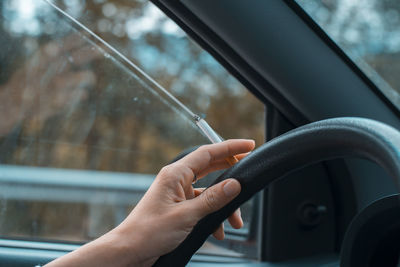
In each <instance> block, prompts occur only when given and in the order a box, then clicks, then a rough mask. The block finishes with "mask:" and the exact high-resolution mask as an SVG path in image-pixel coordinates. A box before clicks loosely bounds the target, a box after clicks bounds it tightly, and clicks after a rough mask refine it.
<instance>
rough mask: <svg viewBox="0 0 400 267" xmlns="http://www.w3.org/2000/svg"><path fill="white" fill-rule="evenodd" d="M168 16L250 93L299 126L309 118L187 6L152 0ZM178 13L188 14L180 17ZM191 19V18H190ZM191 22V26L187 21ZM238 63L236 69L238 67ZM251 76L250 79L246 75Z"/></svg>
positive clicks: (181, 14)
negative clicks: (210, 42) (220, 51)
mask: <svg viewBox="0 0 400 267" xmlns="http://www.w3.org/2000/svg"><path fill="white" fill-rule="evenodd" d="M151 2H152V3H153V4H155V5H156V6H157V7H158V8H160V9H161V10H162V11H163V12H164V13H165V14H166V15H167V16H168V17H169V18H171V19H172V20H173V21H175V23H177V24H178V25H179V26H180V27H181V28H182V29H183V30H184V31H185V32H186V33H187V34H188V35H189V36H190V37H191V38H192V39H194V40H195V41H196V43H197V44H199V45H200V46H201V47H202V48H203V49H204V50H206V51H207V52H208V53H210V54H211V55H212V56H213V57H214V58H215V59H216V60H217V61H218V62H219V63H220V64H221V65H222V66H223V67H224V68H225V69H227V70H228V71H229V72H230V73H231V74H232V75H233V76H234V77H236V78H237V79H238V80H239V81H240V82H241V83H242V84H243V85H244V86H245V87H246V88H247V89H248V90H249V91H250V92H251V93H253V94H254V95H255V96H256V97H257V98H258V99H259V100H261V101H262V102H263V103H264V104H266V105H270V104H272V105H274V106H275V107H276V108H277V109H278V110H279V111H280V112H281V113H282V114H284V116H285V117H287V118H288V119H289V120H290V121H291V122H292V123H293V124H295V125H296V126H301V125H304V124H307V123H309V122H310V120H309V119H308V118H306V117H305V115H304V114H303V113H302V112H301V111H300V110H298V109H297V108H296V107H294V106H293V105H292V104H291V103H290V102H289V101H288V100H287V99H286V98H285V97H283V95H282V94H281V93H280V92H279V91H278V90H277V89H276V88H275V87H273V86H272V85H271V83H270V82H269V81H267V80H265V79H264V78H263V77H262V75H260V74H259V73H258V72H257V71H255V70H254V68H253V67H251V66H250V65H249V64H248V63H247V62H246V61H245V60H244V59H243V58H242V57H241V56H239V55H238V54H237V53H236V52H235V51H234V50H233V49H232V48H231V47H230V46H229V45H228V44H227V43H226V42H225V41H223V40H222V39H221V38H219V36H218V35H217V34H215V33H214V32H213V31H212V30H211V29H210V28H209V27H207V26H206V25H205V24H204V23H203V22H202V21H201V20H200V19H198V18H197V17H196V15H194V14H193V13H192V12H191V11H190V10H189V9H188V8H186V7H185V6H184V5H183V4H181V3H180V2H179V1H170V0H151ZM175 14H178V15H179V17H184V18H188V21H186V22H185V21H182V20H181V19H180V18H179V17H178V16H177V15H175ZM189 19H190V20H189ZM189 23H190V24H191V25H190V26H189V25H188V24H189ZM202 35H206V36H207V40H212V41H213V44H212V45H211V44H209V43H208V42H206V41H205V39H204V38H202ZM213 46H216V47H219V48H221V49H223V51H224V52H225V55H228V57H229V60H228V59H226V58H224V57H223V56H222V55H221V54H220V53H219V52H218V51H217V49H215V48H214V47H213ZM235 66H239V67H241V70H240V71H239V70H238V68H237V67H235ZM245 76H247V77H251V79H249V78H246V77H245Z"/></svg>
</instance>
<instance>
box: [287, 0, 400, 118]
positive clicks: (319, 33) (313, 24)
mask: <svg viewBox="0 0 400 267" xmlns="http://www.w3.org/2000/svg"><path fill="white" fill-rule="evenodd" d="M284 2H285V3H286V5H287V6H288V7H289V8H290V9H292V10H293V12H295V13H296V14H297V15H298V16H299V17H300V19H302V20H303V21H304V23H306V24H307V26H308V27H310V29H311V30H312V31H314V33H315V34H316V35H317V36H318V37H319V38H321V40H322V41H323V42H324V43H325V44H326V45H327V46H328V47H329V48H331V49H332V51H333V52H334V53H335V54H336V55H338V57H339V58H340V59H342V60H343V61H344V63H345V64H346V65H347V66H349V68H350V69H351V70H352V71H353V72H354V73H355V74H356V75H357V76H358V77H360V79H361V80H362V81H363V82H364V83H365V84H366V85H367V86H368V87H369V88H370V89H371V91H372V92H373V93H374V94H376V96H377V97H378V98H379V99H380V100H382V102H383V103H384V104H386V105H387V106H388V108H389V109H390V110H391V111H392V112H393V113H394V114H395V115H396V116H397V117H399V118H400V110H399V109H398V108H397V107H396V105H395V104H393V103H392V102H391V101H390V100H389V99H388V98H387V97H386V96H385V94H384V93H383V92H382V91H381V90H380V89H379V87H378V86H377V85H376V84H375V83H374V82H373V81H372V80H371V79H370V78H368V76H367V75H366V74H365V73H364V72H363V71H362V70H361V69H360V68H359V67H358V66H357V64H356V63H354V62H353V60H352V59H351V58H350V57H349V56H348V55H347V54H346V53H345V52H344V51H343V50H342V49H341V48H340V47H339V45H337V44H336V42H335V41H333V40H332V39H331V38H330V37H329V35H328V34H327V33H326V32H325V31H324V30H323V29H322V28H321V27H320V26H319V25H318V23H316V22H315V21H314V20H313V19H312V18H311V16H310V15H308V13H307V12H306V11H305V10H304V9H303V8H302V7H301V6H300V5H299V4H298V3H297V2H296V1H295V0H284Z"/></svg>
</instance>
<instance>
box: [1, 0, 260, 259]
mask: <svg viewBox="0 0 400 267" xmlns="http://www.w3.org/2000/svg"><path fill="white" fill-rule="evenodd" d="M56 3H57V5H59V6H60V7H61V8H62V10H64V11H66V12H67V13H68V14H70V15H71V16H73V17H74V18H76V19H77V20H78V21H79V22H82V23H83V24H84V25H85V26H86V27H88V28H89V29H90V30H91V31H94V32H95V33H96V34H98V35H100V37H101V38H103V39H106V40H107V42H109V43H111V44H112V46H113V47H116V48H117V50H114V49H112V48H111V47H109V45H108V44H107V43H105V42H103V41H101V40H100V39H98V38H95V37H94V36H93V35H92V34H88V31H87V30H86V29H84V28H83V27H81V26H79V25H78V24H77V23H75V22H74V21H72V20H71V19H70V18H68V17H67V16H65V15H63V14H62V13H60V12H59V11H57V10H56V9H55V8H53V7H52V6H51V5H50V4H49V3H48V2H46V1H44V0H42V1H36V0H31V1H28V0H7V1H2V2H1V3H0V16H1V20H0V26H1V27H0V59H1V60H0V101H1V103H0V109H1V112H0V114H1V115H0V116H1V117H0V234H1V236H2V237H4V238H19V239H24V240H38V239H39V240H58V241H62V242H67V241H68V242H86V241H88V240H91V239H93V238H96V237H97V236H99V235H101V234H103V233H105V232H106V231H108V230H110V229H111V228H113V227H115V226H116V225H118V224H119V223H120V222H121V221H122V219H123V218H124V217H125V216H126V215H127V214H128V213H129V212H130V210H131V209H132V208H133V207H134V206H135V205H136V203H137V202H138V201H139V200H140V198H141V197H142V195H143V194H144V192H145V191H146V190H147V188H148V187H149V186H150V184H151V182H152V181H153V179H154V177H155V175H156V174H157V173H158V171H159V170H160V168H162V167H163V166H164V165H166V164H168V163H169V162H171V161H172V160H173V159H174V158H175V157H176V156H178V155H179V154H180V153H182V152H183V151H187V150H191V149H195V148H196V147H197V146H199V145H202V144H206V143H208V142H209V141H208V139H207V138H205V137H204V136H203V135H202V133H201V132H200V131H199V129H198V128H197V126H196V125H195V124H194V123H193V121H192V120H190V119H189V118H188V117H187V116H186V115H184V113H183V112H182V109H181V108H180V107H178V106H176V105H175V104H174V103H172V102H171V101H170V99H169V98H168V97H167V96H166V95H165V94H163V93H161V91H160V90H159V88H156V87H157V86H158V85H155V84H154V82H152V81H150V80H151V79H154V80H155V81H157V83H159V84H161V86H165V87H166V88H168V91H169V92H170V93H172V94H173V95H175V96H177V97H178V98H179V100H181V101H182V102H183V103H185V104H186V105H187V106H189V108H190V109H191V110H193V111H194V112H195V113H196V114H199V115H201V116H203V117H206V119H207V121H208V122H209V123H210V124H211V125H212V126H213V127H214V128H215V129H216V130H217V132H218V133H219V134H221V136H223V137H224V138H235V137H236V138H252V139H255V140H256V141H257V143H258V144H261V143H262V142H263V130H264V127H265V126H264V123H263V118H264V116H263V113H264V110H263V109H264V106H263V105H262V103H260V102H259V101H258V100H257V99H255V98H254V97H253V96H252V95H251V94H250V93H249V92H248V91H247V90H246V89H245V88H244V87H243V86H242V85H240V84H239V83H238V82H237V81H236V80H235V79H233V78H232V77H231V76H230V75H229V74H228V73H227V72H226V71H225V70H224V69H223V68H222V67H221V66H219V64H218V63H216V61H215V60H214V59H212V58H211V57H210V56H209V55H208V54H207V53H205V52H204V51H203V50H201V49H200V48H199V47H198V46H197V45H195V44H194V43H192V42H191V41H190V40H189V39H188V38H186V36H185V35H184V33H183V32H181V31H180V30H179V28H178V27H177V26H176V25H175V24H173V23H172V22H170V21H169V20H166V18H165V17H163V16H162V14H161V12H160V11H158V10H157V9H156V8H155V7H154V6H153V5H152V4H150V3H148V2H143V1H129V3H128V4H126V3H125V1H110V2H108V1H99V0H93V1H85V2H80V1H57V2H56ZM125 56H126V57H127V58H129V59H125V58H124V57H125ZM130 61H132V62H130ZM137 66H139V67H140V68H141V69H143V70H144V73H141V72H140V71H138V70H137V69H136V68H137ZM147 75H148V76H150V77H151V78H150V79H149V78H148V77H146V76H147ZM228 115H229V116H228ZM216 175H218V174H213V175H211V176H210V177H208V178H207V179H204V181H202V182H201V183H200V185H199V186H206V185H207V184H209V183H210V181H213V180H214V178H215V177H216ZM254 209H255V207H254ZM242 214H243V217H244V221H245V228H244V229H243V230H239V231H233V230H232V229H229V227H227V230H228V231H230V230H232V235H234V236H235V238H236V239H235V240H233V241H232V242H233V243H226V244H224V245H223V246H222V245H220V244H219V245H218V246H219V247H218V248H217V247H216V246H215V245H212V244H210V243H208V244H207V246H206V247H205V249H204V250H203V251H206V252H203V253H207V254H212V253H214V254H226V255H229V256H243V252H245V254H246V256H254V255H255V254H256V250H255V249H249V246H252V248H253V247H254V246H255V244H256V241H255V240H254V239H252V240H249V239H248V235H249V227H250V222H251V221H252V218H253V217H254V216H256V215H257V214H255V213H254V212H253V205H252V202H251V201H250V202H248V203H246V204H245V205H244V207H243V208H242ZM212 242H215V241H212ZM231 246H235V250H237V251H239V252H240V253H236V252H232V251H229V250H226V249H223V247H231Z"/></svg>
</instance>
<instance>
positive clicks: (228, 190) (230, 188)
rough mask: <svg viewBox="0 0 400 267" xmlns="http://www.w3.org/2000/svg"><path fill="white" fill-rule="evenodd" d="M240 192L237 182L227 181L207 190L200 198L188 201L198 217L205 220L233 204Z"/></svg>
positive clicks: (233, 180)
mask: <svg viewBox="0 0 400 267" xmlns="http://www.w3.org/2000/svg"><path fill="white" fill-rule="evenodd" d="M240 190H241V186H240V183H239V182H238V181H237V180H235V179H227V180H225V181H222V182H220V183H218V184H216V185H213V186H211V187H209V188H207V189H206V190H204V191H203V193H201V194H200V195H199V196H198V197H196V198H194V199H191V200H190V201H187V204H188V205H190V209H192V210H194V213H195V214H196V215H198V216H199V217H200V218H203V217H204V216H206V215H208V214H210V213H212V212H214V211H217V210H219V209H221V208H222V207H224V206H225V205H226V204H228V203H229V202H231V201H232V200H233V199H234V198H235V197H236V196H237V195H239V193H240ZM189 202H191V203H189Z"/></svg>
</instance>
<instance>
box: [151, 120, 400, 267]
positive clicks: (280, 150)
mask: <svg viewBox="0 0 400 267" xmlns="http://www.w3.org/2000/svg"><path fill="white" fill-rule="evenodd" d="M346 156H356V157H361V158H366V159H369V160H372V161H374V162H376V163H377V164H379V165H380V166H382V167H383V168H384V169H385V170H386V171H387V172H388V173H389V174H390V175H391V176H392V177H393V178H394V180H395V183H396V186H397V188H398V189H400V132H399V131H397V130H396V129H394V128H392V127H390V126H388V125H386V124H383V123H380V122H377V121H374V120H370V119H363V118H335V119H328V120H323V121H318V122H314V123H310V124H308V125H305V126H302V127H299V128H297V129H294V130H292V131H290V132H288V133H286V134H283V135H281V136H279V137H277V138H275V139H273V140H271V141H269V142H267V143H265V144H264V145H262V146H260V147H259V148H257V149H256V150H254V151H253V152H252V153H250V154H249V155H248V156H247V157H245V158H244V159H242V160H241V161H240V162H239V163H237V164H236V165H235V166H233V167H231V168H230V169H228V170H227V171H226V172H225V173H223V174H222V175H221V176H220V177H218V178H217V179H216V180H215V181H214V183H213V184H216V183H218V182H220V181H222V180H224V179H227V178H231V177H234V178H236V179H237V180H238V181H239V182H240V183H241V186H242V191H241V193H240V194H239V195H238V196H237V197H236V198H235V199H234V200H233V201H231V202H230V203H229V204H228V205H226V206H225V207H223V208H222V209H220V210H219V211H217V212H214V213H212V214H209V215H208V216H206V217H204V218H203V219H202V220H200V221H199V222H198V223H197V224H196V226H195V227H194V228H193V230H192V232H191V233H190V234H189V235H188V236H187V237H186V239H185V240H184V241H183V242H182V243H181V244H180V245H179V246H178V247H177V248H176V249H174V250H173V251H171V252H170V253H168V254H166V255H163V256H161V257H160V258H159V259H158V261H157V262H156V263H155V265H154V266H185V265H186V264H187V263H188V262H189V260H190V258H191V257H192V255H193V254H194V253H195V252H196V251H197V250H198V249H199V248H200V247H201V245H202V244H203V243H204V242H205V241H206V239H207V237H208V236H209V235H210V234H211V233H212V232H213V231H214V230H215V229H216V228H217V227H218V226H219V225H220V224H221V223H222V222H223V221H224V220H225V219H227V218H228V217H229V215H230V214H232V213H233V212H234V211H235V210H236V209H237V208H238V207H239V206H240V205H242V204H243V203H244V202H245V201H247V200H248V199H250V198H251V197H252V196H253V195H254V194H256V193H257V192H259V191H260V190H262V189H263V188H265V187H266V186H268V184H270V183H271V182H272V181H274V180H276V179H278V178H280V177H282V176H284V175H286V174H288V173H290V172H293V171H295V170H297V169H300V168H303V167H305V166H307V165H310V164H313V163H316V162H319V161H323V160H329V159H333V158H338V157H346Z"/></svg>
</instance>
